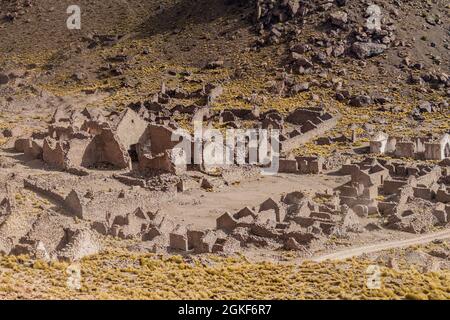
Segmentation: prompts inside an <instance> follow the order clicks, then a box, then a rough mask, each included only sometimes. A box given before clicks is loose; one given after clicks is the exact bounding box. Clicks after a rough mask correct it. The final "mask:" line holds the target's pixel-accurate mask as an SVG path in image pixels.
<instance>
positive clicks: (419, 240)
mask: <svg viewBox="0 0 450 320" xmlns="http://www.w3.org/2000/svg"><path fill="white" fill-rule="evenodd" d="M447 238H450V229H447V230H443V231H439V232H434V233H429V234H425V235H420V236H416V237H413V238H410V239H405V240H395V241H386V242H381V243H377V244H371V245H366V246H361V247H356V248H350V249H346V250H341V251H338V252H334V253H330V254H326V255H322V256H317V257H314V258H312V259H308V260H312V261H317V262H321V261H325V260H344V259H347V258H352V257H357V256H360V255H362V254H368V253H374V252H379V251H383V250H389V249H394V248H404V247H409V246H413V245H420V244H425V243H429V242H431V241H433V240H442V239H447Z"/></svg>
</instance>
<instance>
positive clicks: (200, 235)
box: [170, 192, 362, 255]
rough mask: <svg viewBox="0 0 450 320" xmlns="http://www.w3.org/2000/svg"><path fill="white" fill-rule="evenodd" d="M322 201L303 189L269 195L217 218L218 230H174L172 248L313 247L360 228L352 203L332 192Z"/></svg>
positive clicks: (304, 249) (305, 250)
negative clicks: (340, 200) (342, 202)
mask: <svg viewBox="0 0 450 320" xmlns="http://www.w3.org/2000/svg"><path fill="white" fill-rule="evenodd" d="M329 197H330V199H329V200H330V201H329V204H326V205H320V204H318V203H316V202H314V201H313V200H311V199H309V198H308V197H306V196H305V195H303V194H302V193H301V192H292V193H289V194H286V195H284V196H282V197H281V198H280V199H273V198H269V199H267V200H266V201H264V202H262V203H261V204H260V205H259V206H256V207H253V208H249V207H245V208H243V209H241V210H239V211H238V212H236V213H234V214H231V213H228V212H226V213H224V214H223V215H221V216H220V217H218V218H217V226H216V229H215V230H207V231H194V230H189V229H188V230H182V232H180V231H178V232H176V233H175V234H171V237H170V246H171V248H174V249H177V250H181V251H185V252H186V251H192V252H195V253H207V252H226V253H234V252H236V251H240V250H242V249H241V248H242V247H248V246H256V247H260V248H271V249H287V250H298V251H302V252H303V253H304V254H306V255H308V254H309V249H310V248H312V247H314V246H315V245H318V244H320V243H322V242H323V241H324V240H325V239H327V238H328V237H330V236H331V235H334V234H346V233H347V232H359V231H358V230H359V229H360V228H362V225H361V224H360V222H359V221H358V217H357V216H356V215H355V214H354V212H353V211H352V210H350V209H349V208H348V207H346V206H343V207H340V206H339V204H338V201H337V200H338V199H337V198H333V196H329Z"/></svg>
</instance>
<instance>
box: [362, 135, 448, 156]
mask: <svg viewBox="0 0 450 320" xmlns="http://www.w3.org/2000/svg"><path fill="white" fill-rule="evenodd" d="M370 153H374V154H388V155H392V156H394V157H398V158H413V159H417V160H443V159H445V158H448V157H450V135H449V134H444V135H443V136H442V137H440V138H433V137H418V138H412V139H408V138H404V137H393V136H392V137H391V136H389V135H387V134H385V133H383V132H380V133H378V134H377V135H376V136H375V137H374V138H373V139H372V140H371V141H370Z"/></svg>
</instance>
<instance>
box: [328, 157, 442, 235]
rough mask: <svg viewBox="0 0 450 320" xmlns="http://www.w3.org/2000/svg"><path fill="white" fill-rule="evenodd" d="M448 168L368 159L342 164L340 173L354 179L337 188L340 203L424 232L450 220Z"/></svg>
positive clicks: (397, 226) (391, 223)
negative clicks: (426, 209) (425, 209)
mask: <svg viewBox="0 0 450 320" xmlns="http://www.w3.org/2000/svg"><path fill="white" fill-rule="evenodd" d="M448 171H449V170H448V167H446V166H439V165H405V164H404V163H401V162H392V161H387V160H381V159H378V160H375V159H370V158H367V159H366V160H364V161H362V162H360V163H354V164H346V165H343V166H342V169H341V170H340V173H341V174H343V175H350V176H351V180H350V181H349V182H348V183H346V184H344V185H342V186H340V187H339V188H337V189H336V191H337V192H338V194H339V198H340V204H346V205H348V206H349V207H350V208H352V209H353V210H354V211H355V212H356V213H357V214H358V215H360V216H366V217H367V216H369V215H381V216H383V217H386V218H387V219H388V223H387V226H388V227H390V228H393V229H401V230H403V231H408V232H414V233H421V232H426V231H427V230H428V229H429V228H430V227H432V226H438V225H445V224H447V223H448V222H450V220H449V218H450V215H449V214H450V205H448V203H449V191H450V188H449V184H448V183H446V181H447V178H446V177H447V176H448ZM425 207H426V208H428V209H429V210H428V212H424V210H423V208H425ZM418 208H422V209H418ZM426 219H428V220H427V221H423V220H426Z"/></svg>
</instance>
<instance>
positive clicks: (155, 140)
mask: <svg viewBox="0 0 450 320" xmlns="http://www.w3.org/2000/svg"><path fill="white" fill-rule="evenodd" d="M181 115H183V116H184V117H187V118H185V120H188V121H193V122H195V121H202V122H203V121H204V122H205V126H206V127H207V128H211V127H212V126H213V124H214V123H221V124H222V125H223V126H224V127H227V128H241V125H242V123H243V122H246V126H247V128H248V124H249V123H253V128H254V129H267V130H269V131H270V130H273V129H277V130H279V132H280V138H279V140H280V141H279V142H280V144H281V145H280V148H281V152H282V153H289V151H291V150H292V149H294V148H295V147H297V146H299V145H301V144H303V143H305V142H307V141H309V140H311V139H312V138H314V137H316V136H318V135H321V134H323V133H324V132H326V131H327V130H330V129H331V128H333V127H334V126H335V125H336V123H337V120H338V118H339V116H333V115H331V114H330V113H327V112H325V111H324V110H322V109H321V108H309V109H304V108H298V109H296V110H295V111H293V112H291V113H290V114H288V115H287V116H284V115H283V114H281V113H279V112H278V111H276V110H269V111H267V112H264V113H261V114H260V113H259V111H258V110H256V109H254V110H244V109H226V110H222V111H220V112H212V111H210V110H209V109H207V108H204V107H197V106H193V107H181V106H175V107H173V108H172V109H165V108H164V107H163V106H162V105H160V104H158V103H157V102H152V103H150V104H147V103H144V104H132V105H130V106H129V108H127V109H126V110H125V111H123V112H122V113H120V114H118V113H115V112H113V113H110V114H108V115H103V114H102V113H101V112H99V111H98V110H88V109H84V110H82V111H81V112H79V111H73V110H69V109H64V108H60V109H58V110H57V111H56V112H55V114H54V116H53V118H52V120H51V123H50V124H49V126H48V130H47V132H35V133H33V134H32V135H31V136H30V137H22V138H18V139H16V141H15V145H14V147H15V149H16V150H17V151H19V152H23V153H24V154H25V156H26V158H28V159H42V160H43V161H44V162H45V163H47V164H48V165H50V166H51V167H53V168H54V169H57V170H65V171H67V172H70V173H73V174H78V175H86V174H88V172H87V171H86V170H85V169H95V168H106V169H118V170H126V171H130V170H132V171H134V172H138V173H145V172H147V171H160V172H168V173H172V174H176V175H179V174H182V173H183V172H185V171H186V170H187V169H188V167H189V168H190V169H195V168H197V169H199V168H200V169H202V168H203V165H204V163H205V162H204V161H205V159H204V158H202V159H201V161H202V163H201V164H200V167H199V166H192V165H191V166H189V165H190V164H192V163H194V155H193V154H191V155H190V157H191V158H189V154H188V153H186V152H185V151H184V150H183V149H182V148H180V147H177V146H178V145H179V144H180V142H182V144H183V148H189V149H190V148H191V147H192V144H193V141H194V137H193V136H192V135H191V134H189V133H188V132H187V131H183V130H179V129H180V128H179V127H178V125H177V123H176V122H174V121H173V119H178V120H179V119H180V116H181ZM251 127H252V125H251V126H250V128H251ZM245 132H246V131H245V130H244V131H243V133H244V134H245ZM203 139H206V138H205V137H203ZM201 143H202V144H203V146H204V145H205V144H206V143H207V141H206V140H203V141H201ZM235 143H236V145H237V143H238V141H237V138H236V139H235ZM246 144H247V145H248V142H246ZM248 147H250V146H249V145H248ZM225 152H226V150H225V149H224V154H225ZM236 152H237V151H236ZM248 152H249V151H248V150H247V154H246V155H244V156H245V157H246V158H247V159H246V161H248V156H249V154H248ZM189 153H191V152H189ZM239 156H240V155H238V154H236V157H235V158H236V160H235V164H236V165H238V162H237V159H238V157H239ZM295 162H296V163H294V162H292V161H291V160H286V159H285V160H282V163H281V171H282V172H295V173H319V172H321V170H322V168H321V167H322V160H320V159H314V158H307V157H304V158H297V159H296V160H295ZM134 164H136V165H134ZM118 179H121V180H122V181H129V182H131V183H134V182H132V179H133V178H132V177H124V176H122V177H119V178H118ZM137 183H138V184H139V182H137Z"/></svg>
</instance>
